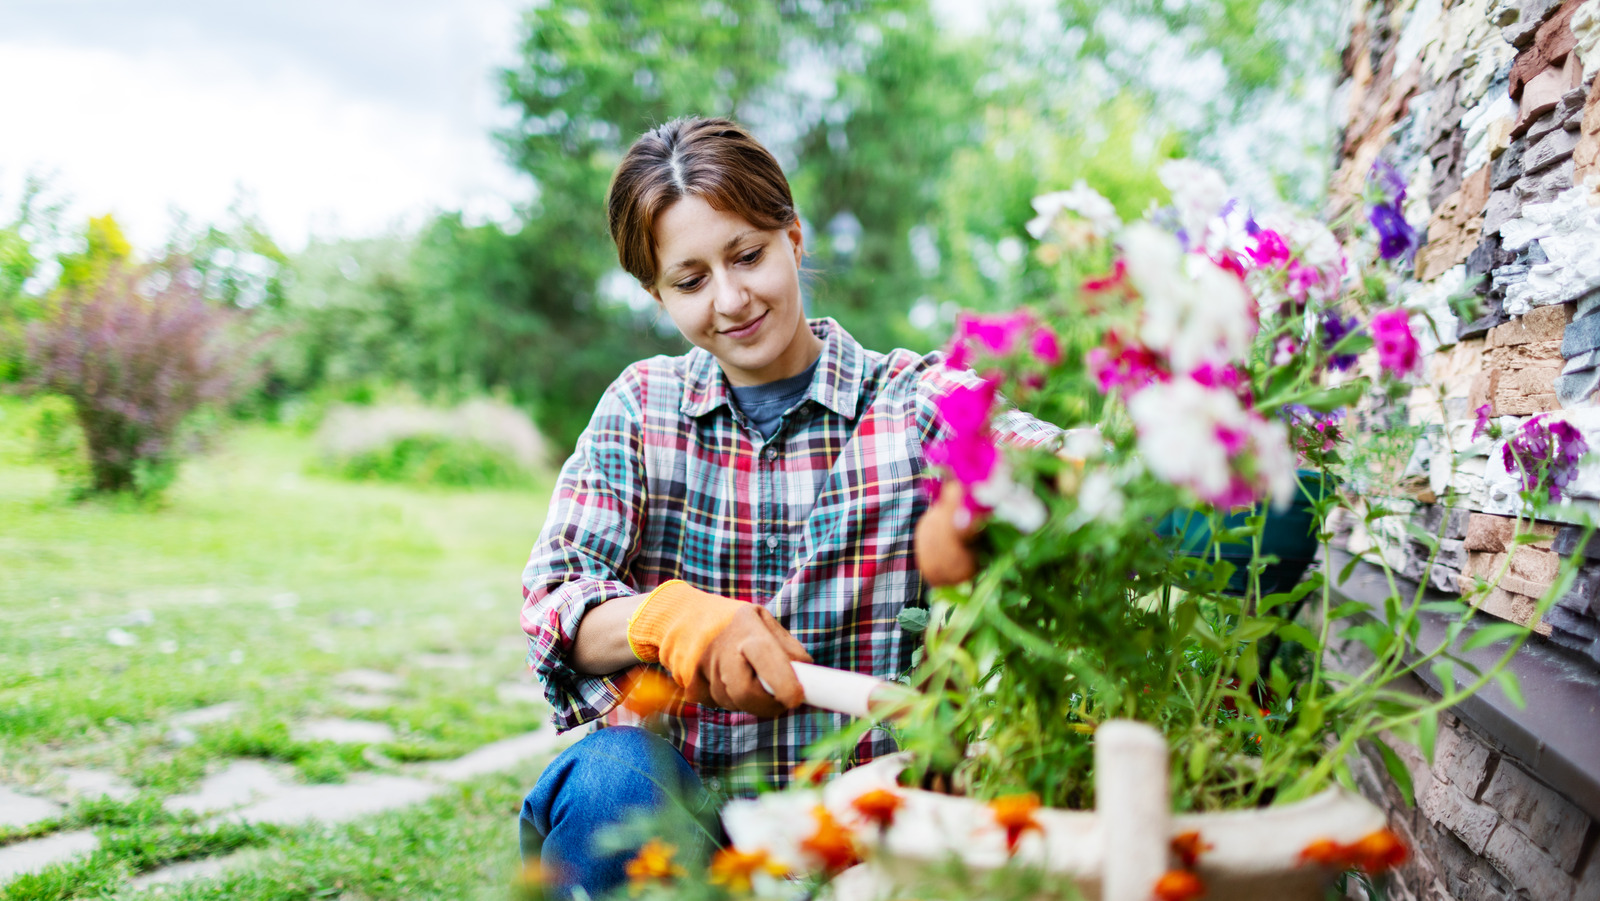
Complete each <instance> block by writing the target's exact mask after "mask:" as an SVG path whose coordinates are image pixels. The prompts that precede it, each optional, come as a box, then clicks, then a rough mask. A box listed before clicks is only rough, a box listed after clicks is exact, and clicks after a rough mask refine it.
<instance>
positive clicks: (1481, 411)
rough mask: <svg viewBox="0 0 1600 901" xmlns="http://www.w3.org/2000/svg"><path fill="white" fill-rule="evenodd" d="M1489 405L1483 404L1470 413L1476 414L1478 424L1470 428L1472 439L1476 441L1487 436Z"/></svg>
mask: <svg viewBox="0 0 1600 901" xmlns="http://www.w3.org/2000/svg"><path fill="white" fill-rule="evenodd" d="M1489 407H1490V405H1489V404H1484V405H1483V406H1481V407H1479V408H1478V409H1476V410H1473V411H1472V412H1474V413H1476V414H1478V422H1477V423H1476V424H1475V425H1473V427H1472V439H1473V440H1474V441H1476V440H1477V439H1479V438H1482V437H1483V436H1484V435H1487V434H1489V412H1490V411H1489Z"/></svg>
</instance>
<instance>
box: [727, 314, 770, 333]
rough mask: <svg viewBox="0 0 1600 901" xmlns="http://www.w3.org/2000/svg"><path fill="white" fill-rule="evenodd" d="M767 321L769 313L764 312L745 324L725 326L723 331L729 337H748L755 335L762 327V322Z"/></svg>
mask: <svg viewBox="0 0 1600 901" xmlns="http://www.w3.org/2000/svg"><path fill="white" fill-rule="evenodd" d="M766 321H767V314H766V313H762V314H761V315H760V316H757V317H756V318H754V319H752V320H750V321H749V322H746V323H745V324H743V325H738V326H734V327H733V328H725V329H723V330H722V333H723V334H724V335H727V336H728V337H729V338H748V337H750V336H751V335H754V334H755V333H756V330H757V329H759V328H761V323H763V322H766Z"/></svg>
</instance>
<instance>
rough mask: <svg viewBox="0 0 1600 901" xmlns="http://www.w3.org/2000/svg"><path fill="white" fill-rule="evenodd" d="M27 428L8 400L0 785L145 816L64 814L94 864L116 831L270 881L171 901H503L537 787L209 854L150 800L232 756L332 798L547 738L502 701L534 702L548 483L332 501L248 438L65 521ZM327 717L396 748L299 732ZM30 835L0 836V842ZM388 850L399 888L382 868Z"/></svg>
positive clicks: (332, 488) (538, 714)
mask: <svg viewBox="0 0 1600 901" xmlns="http://www.w3.org/2000/svg"><path fill="white" fill-rule="evenodd" d="M26 417H27V407H26V405H25V404H24V403H23V402H21V401H17V400H14V399H0V573H4V578H3V579H0V783H5V784H9V785H11V786H13V787H23V788H27V787H29V786H45V787H48V786H49V785H50V784H51V783H50V780H51V779H52V774H53V773H56V772H58V771H59V770H60V769H61V768H62V767H76V768H92V769H97V770H101V771H105V772H110V773H114V774H116V775H117V776H118V777H120V778H121V779H123V780H125V781H126V782H128V783H131V784H132V785H134V786H135V787H137V788H138V789H140V790H141V792H142V794H141V795H140V796H139V798H138V799H135V800H134V801H129V802H124V803H123V804H120V805H117V804H109V805H108V804H102V805H101V806H100V807H99V808H95V807H94V806H93V805H80V806H79V807H78V808H74V809H73V810H71V811H69V814H68V819H72V818H76V821H77V822H78V823H79V824H81V825H90V826H93V827H94V828H97V829H100V830H102V847H103V849H105V848H108V847H110V846H111V845H112V844H115V843H114V842H110V841H109V839H108V836H110V835H111V834H112V833H116V834H117V835H121V836H123V838H124V839H126V841H125V842H124V844H128V845H129V846H130V847H134V846H137V845H138V844H139V842H140V841H141V840H143V839H141V838H140V836H144V838H147V839H148V840H149V842H154V843H155V845H158V846H160V847H163V848H167V849H168V850H171V849H172V848H180V850H181V848H182V847H183V842H184V841H190V842H191V843H192V842H199V843H200V844H201V845H204V844H205V843H206V842H211V843H212V845H215V847H210V846H208V847H205V848H199V849H198V850H196V849H190V850H189V851H187V852H183V853H177V854H169V853H166V852H161V853H157V854H156V855H155V856H156V857H162V856H163V855H164V856H165V859H176V858H182V857H191V856H195V855H196V854H205V853H212V852H213V851H215V850H219V849H224V850H225V849H226V848H228V847H235V846H241V845H259V846H262V847H263V848H264V849H266V850H264V851H263V857H262V859H263V860H266V861H272V863H271V864H270V865H264V866H263V868H262V869H260V870H258V871H255V872H254V875H251V874H245V875H241V876H239V877H238V878H236V879H232V880H231V881H229V882H228V883H227V884H228V886H231V887H230V888H228V889H227V891H222V890H221V889H219V888H217V885H219V884H220V883H218V884H212V885H211V887H210V888H207V889H204V890H202V889H201V888H195V889H194V890H193V891H194V892H199V894H192V895H190V894H186V895H183V897H191V896H192V897H231V898H280V897H284V898H286V897H298V898H304V897H318V896H321V895H318V894H316V892H318V891H321V890H322V889H316V890H308V889H307V886H309V885H311V884H312V883H313V882H318V880H322V881H324V882H325V883H326V884H325V885H322V883H321V882H318V884H319V885H322V888H328V887H330V886H331V887H335V888H336V889H337V890H336V891H335V892H333V893H332V894H331V895H329V896H333V895H337V894H340V893H344V894H346V895H347V896H349V897H362V898H365V897H372V898H379V897H472V896H474V895H475V893H479V894H481V892H479V889H482V890H483V891H488V892H489V894H490V896H495V897H504V896H505V893H506V891H507V889H506V886H507V885H508V884H509V875H508V874H507V872H505V870H506V869H507V868H510V867H512V866H513V864H514V858H515V843H514V836H515V828H514V819H513V816H512V814H513V811H514V810H515V807H516V803H515V802H516V800H517V799H519V798H520V793H521V790H525V788H526V786H525V785H524V784H523V783H525V782H527V780H528V779H529V778H531V774H530V773H522V774H520V775H519V776H518V777H517V778H514V779H506V778H501V779H489V780H484V781H480V782H476V783H471V784H470V785H468V786H464V787H462V788H461V789H459V790H452V791H450V792H447V793H446V794H445V795H443V796H441V797H439V798H436V799H434V800H433V801H430V802H428V803H427V804H424V805H420V806H419V807H417V808H415V809H412V810H407V811H403V812H400V813H396V814H392V815H386V816H385V817H381V818H378V819H377V820H374V821H372V822H370V823H367V822H365V821H363V823H361V824H357V825H352V826H344V827H338V828H335V829H331V830H322V829H320V827H319V829H317V830H314V831H304V830H300V831H296V830H281V829H280V830H261V829H256V830H247V832H248V833H249V834H228V835H214V836H212V835H209V833H207V832H206V830H203V829H199V827H197V826H195V824H193V823H188V824H186V823H184V822H182V821H181V820H178V819H174V818H173V817H172V816H170V815H165V814H164V813H162V812H160V810H159V804H157V803H156V801H158V800H159V799H160V798H161V797H164V796H167V795H171V794H174V793H179V792H183V791H186V790H189V789H192V788H193V787H194V786H195V784H196V783H197V782H198V780H199V779H200V778H201V777H202V776H204V775H206V774H207V773H208V772H211V771H215V770H216V769H217V768H218V767H219V766H220V765H221V764H222V763H225V762H226V761H227V760H229V759H231V758H236V757H259V758H266V759H271V760H277V761H281V762H283V763H285V764H290V765H292V766H293V767H294V768H295V770H296V771H297V773H298V778H300V779H302V780H305V781H327V782H336V781H340V780H342V779H343V778H345V777H346V776H347V775H348V774H349V773H351V772H352V771H356V770H385V769H392V768H394V767H395V766H396V765H398V764H399V763H402V762H405V761H413V760H424V759H433V758H444V757H454V756H457V755H460V754H462V753H464V752H466V751H469V750H471V749H473V748H475V747H478V746H480V745H482V744H484V743H487V742H490V741H494V740H496V739H500V738H504V737H507V736H510V735H514V734H519V733H522V732H527V731H529V730H532V729H534V728H537V727H538V726H539V725H540V724H541V723H543V722H544V720H545V718H546V716H547V711H546V710H545V709H544V708H543V707H542V706H541V705H539V704H536V703H529V702H527V701H525V700H518V699H517V698H515V697H511V696H508V695H505V694H504V693H502V691H501V690H500V689H501V687H502V686H504V685H505V684H506V683H511V682H517V681H525V680H526V675H525V673H524V666H523V663H522V657H523V653H524V650H525V642H524V640H523V639H522V637H521V633H520V631H519V630H518V628H517V619H516V618H517V611H518V607H519V603H520V598H519V594H518V575H519V573H520V570H521V566H522V562H523V560H524V559H525V558H526V555H527V551H528V548H529V547H530V546H531V545H532V542H533V539H534V537H535V534H536V533H537V531H538V528H539V524H540V522H541V521H542V519H543V516H544V512H545V505H546V499H547V496H548V490H549V481H548V478H544V479H541V480H540V482H539V483H538V484H536V485H535V486H533V487H531V488H529V489H527V490H474V491H449V490H441V489H419V488H413V487H407V486H400V485H388V484H377V483H353V482H346V481H340V480H337V479H331V478H326V477H320V476H316V475H312V474H308V470H307V465H306V464H307V461H308V458H309V455H310V453H311V447H310V441H309V439H307V438H306V437H304V436H302V435H299V434H297V433H295V432H294V431H293V430H292V429H289V428H286V427H278V426H264V425H247V426H240V427H235V428H234V429H232V430H231V431H229V432H227V433H226V434H225V435H224V436H223V437H222V438H221V439H220V440H219V441H218V442H216V444H215V446H214V447H213V448H212V449H211V450H210V451H209V452H207V453H206V454H204V455H202V456H199V457H196V458H194V459H191V460H189V461H187V462H186V463H185V464H184V466H183V469H182V471H181V474H180V477H179V479H178V481H177V483H176V484H175V485H173V487H172V488H171V489H170V490H169V491H168V493H167V494H166V496H165V498H164V499H163V500H162V501H160V502H159V503H156V504H140V503H134V502H126V501H106V500H90V501H85V502H75V501H72V500H69V499H68V497H67V493H66V491H65V490H64V488H63V487H62V485H61V484H60V481H59V479H58V478H57V476H56V475H55V473H54V471H53V470H52V469H51V468H50V467H48V466H45V465H42V464H40V463H38V462H35V461H33V460H32V459H31V458H30V456H29V454H28V453H27V449H26V447H25V446H24V440H23V438H22V437H21V436H20V435H19V434H18V432H17V429H18V423H19V422H21V421H24V420H25V419H26ZM353 670H372V671H380V672H381V673H386V674H389V675H390V676H391V677H392V679H391V681H392V683H393V684H391V685H389V686H386V688H385V690H383V691H381V692H377V693H376V694H371V695H367V696H361V695H359V694H357V693H354V692H351V691H349V690H347V689H345V688H341V684H340V681H339V679H338V677H339V676H340V674H348V673H349V672H350V671H353ZM224 702H229V703H232V704H235V705H237V712H236V713H235V714H234V715H233V716H231V717H228V718H225V719H223V720H220V721H218V722H213V723H209V724H205V725H196V726H194V727H193V728H192V729H182V730H176V731H175V730H174V729H173V728H172V726H171V724H170V722H169V720H170V718H171V717H172V716H174V715H177V714H182V713H184V712H185V711H191V710H194V709H197V708H202V707H206V706H208V705H215V704H221V703H224ZM324 717H344V718H359V719H364V720H371V721H375V722H379V723H385V724H387V725H389V726H390V727H392V728H393V730H394V732H395V738H394V739H393V740H392V741H386V742H382V743H380V744H376V745H368V746H363V745H361V744H351V743H335V742H332V741H313V740H305V739H297V738H296V737H294V736H293V735H292V734H291V731H292V727H293V726H294V725H295V724H296V723H301V722H304V721H306V720H309V719H316V718H324ZM535 771H536V770H535ZM519 787H520V790H517V789H519ZM141 804H143V805H144V807H140V805H141ZM141 811H144V812H143V813H141ZM119 830H120V831H119ZM141 830H143V831H142V832H141ZM361 830H370V831H369V832H362V831H361ZM162 836H165V838H163V837H162ZM174 836H176V838H174ZM196 836H199V837H198V838H197V837H196ZM207 836H209V837H207ZM20 837H21V835H20V834H19V833H16V832H13V833H6V832H5V831H4V830H3V829H0V843H4V842H8V841H15V840H17V839H18V838H20ZM163 841H165V842H167V844H166V845H162V844H161V842H163ZM174 842H176V843H177V844H173V843H174ZM391 843H392V844H393V847H392V848H391V847H390V844H391ZM125 850H126V849H125ZM391 851H392V852H393V853H394V854H397V855H402V856H403V857H404V858H405V860H406V863H405V864H404V866H400V868H399V869H395V867H396V866H399V865H398V864H387V863H383V861H384V860H385V858H386V857H387V856H388V854H389V853H390V852H391ZM108 853H110V852H108V851H107V850H102V852H100V853H99V854H97V855H96V856H95V859H97V860H98V859H99V858H104V857H106V856H107V855H108ZM145 856H146V857H149V855H148V854H147V855H145ZM111 857H112V858H114V860H111V862H110V863H107V862H106V861H100V864H94V863H93V861H91V865H89V866H88V869H89V870H94V869H95V867H96V866H98V867H99V869H98V870H96V871H95V872H97V873H98V874H99V875H98V876H97V875H95V874H94V873H90V872H87V871H85V872H82V873H79V877H81V878H80V879H79V883H78V884H77V885H64V886H60V887H58V889H57V890H52V891H50V892H46V893H43V894H17V891H18V890H19V889H21V888H22V886H21V884H20V883H15V884H13V885H12V886H11V887H10V888H9V889H4V890H0V897H54V898H70V897H99V896H101V895H102V894H104V893H105V892H106V891H107V890H108V889H114V888H115V886H116V885H117V884H119V882H120V880H121V879H122V878H123V877H125V876H126V875H127V873H128V872H130V871H132V870H137V869H148V868H149V866H148V865H141V864H139V863H138V861H139V860H140V859H143V858H140V854H139V853H136V852H135V851H127V853H119V854H112V855H111ZM108 859H109V858H108ZM296 861H301V862H302V863H303V864H304V865H303V866H302V865H301V863H296ZM464 861H470V864H468V863H463V862H464ZM108 867H109V869H108ZM69 869H70V868H69ZM79 869H80V870H82V869H84V868H83V867H80V868H79ZM344 869H349V873H348V874H347V875H346V876H341V875H340V873H342V872H344ZM108 872H111V873H112V877H106V874H107V873H108ZM386 874H387V875H386ZM396 876H397V878H400V880H401V881H398V882H397V881H395V878H391V877H396ZM102 877H106V878H111V881H110V882H109V883H108V882H107V881H106V878H102ZM341 880H342V887H340V886H335V883H341ZM406 880H420V881H421V882H424V883H427V884H429V885H435V886H438V887H439V888H438V891H437V893H435V892H434V891H432V890H429V891H421V892H419V891H417V890H416V886H415V885H413V886H412V888H411V889H409V890H407V889H404V888H403V886H404V885H407V884H410V883H407V882H406ZM69 881H70V880H69ZM419 884H420V883H419ZM445 886H449V888H445ZM471 886H477V887H478V888H476V889H474V888H471ZM207 892H211V893H210V894H207ZM168 897H171V894H170V893H169V895H168Z"/></svg>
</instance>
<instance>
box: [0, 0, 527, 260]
mask: <svg viewBox="0 0 1600 901" xmlns="http://www.w3.org/2000/svg"><path fill="white" fill-rule="evenodd" d="M92 5H94V6H97V7H99V6H100V4H92ZM84 6H85V4H83V3H81V2H80V3H72V2H66V3H59V4H51V5H45V6H40V5H34V6H31V7H29V8H28V9H25V10H24V13H25V14H24V15H22V16H21V17H20V22H19V23H13V24H18V27H16V28H10V27H8V29H7V34H6V36H5V37H4V38H0V84H6V85H10V86H12V87H11V89H10V90H7V91H5V92H0V123H3V126H0V210H3V209H6V208H7V207H9V206H10V204H11V203H12V202H14V200H15V198H16V194H17V189H18V185H19V184H20V181H21V179H22V178H23V176H24V175H25V174H27V173H29V172H35V173H39V174H44V175H48V176H51V183H52V185H53V186H54V188H55V189H56V190H57V191H58V192H60V193H63V194H66V195H68V196H69V197H70V198H71V199H72V201H73V203H72V206H71V208H70V216H71V217H72V219H73V220H78V221H81V219H82V217H85V216H88V215H98V214H100V213H103V212H107V211H111V212H115V213H116V214H117V216H118V218H119V220H120V221H121V222H122V223H123V225H124V227H125V228H126V229H127V231H128V232H129V235H130V238H132V240H133V241H134V243H135V245H136V246H138V247H141V248H152V247H154V246H156V245H158V244H159V243H160V241H161V240H162V238H163V237H164V236H165V234H166V232H167V229H168V227H169V223H170V221H171V216H170V210H171V209H173V208H176V209H180V210H182V211H184V212H185V213H187V214H189V215H190V216H191V217H192V218H194V219H198V220H199V221H210V220H215V219H219V218H220V217H221V216H222V215H223V214H224V212H225V211H226V209H227V207H228V206H229V204H230V203H231V202H232V201H233V200H234V199H235V198H236V197H238V196H239V195H240V193H241V192H243V193H245V194H247V195H248V196H249V197H250V198H251V199H252V202H251V205H252V206H254V208H255V209H256V210H258V211H259V213H260V214H261V216H262V218H263V219H264V220H265V221H266V223H267V226H268V228H269V230H270V231H271V233H272V234H273V235H274V236H275V237H276V238H277V239H278V240H279V241H280V243H282V244H284V245H285V246H287V247H290V248H294V247H298V246H300V245H302V244H303V243H304V241H305V239H306V237H307V235H308V234H309V233H313V232H315V233H317V234H340V235H349V234H370V233H373V232H378V231H382V230H384V229H385V228H387V227H390V226H392V225H394V224H396V223H399V222H414V221H416V220H418V219H419V218H420V217H421V216H422V215H425V214H426V213H427V212H428V211H429V210H431V209H437V208H444V209H465V210H466V211H467V212H468V215H469V216H470V217H473V218H477V219H484V218H496V219H501V218H505V217H507V216H509V215H510V212H511V209H512V205H513V204H515V203H518V202H522V201H523V200H525V199H526V198H527V196H528V195H529V193H530V190H531V189H530V186H529V183H528V181H527V179H526V178H525V177H522V176H520V175H518V174H516V173H515V172H513V171H512V170H511V169H510V168H509V167H508V166H507V165H506V164H505V163H504V162H503V159H502V157H501V155H500V151H499V149H498V147H496V146H495V144H494V142H493V141H492V139H491V137H490V131H491V130H492V129H493V128H494V127H496V126H498V125H502V124H506V123H507V122H508V121H509V119H510V111H508V110H506V109H504V108H502V107H501V106H500V104H499V98H498V96H497V89H496V87H495V86H494V83H493V81H492V73H493V69H494V68H495V67H496V66H497V65H504V64H507V63H509V62H511V60H512V59H513V56H512V53H513V48H514V39H515V34H516V30H515V27H514V25H515V9H516V4H514V3H513V2H511V0H474V2H463V3H459V4H446V3H442V2H428V3H420V2H409V3H395V4H393V5H392V6H391V5H387V4H385V5H373V4H370V3H366V2H362V3H355V4H349V3H345V4H340V3H324V4H322V6H320V7H319V6H318V5H316V4H313V3H309V2H303V0H293V2H288V3H285V4H282V5H280V6H277V7H272V6H270V5H269V6H267V7H265V8H266V9H268V10H269V12H261V10H262V9H263V7H261V6H256V5H252V7H253V8H254V9H255V11H256V12H255V13H254V15H255V16H256V20H252V19H251V18H250V15H251V12H250V10H251V8H252V7H243V8H239V7H236V8H235V9H233V10H231V11H230V10H227V9H226V7H229V6H232V5H231V4H211V5H207V6H199V5H196V4H184V3H174V2H167V3H155V4H153V6H154V7H155V8H154V9H153V10H152V9H146V10H143V11H142V13H141V16H142V17H136V16H132V15H129V14H128V13H127V12H126V7H124V5H123V4H120V3H119V4H105V5H104V6H103V7H101V12H104V13H105V15H99V16H91V17H89V18H88V19H84V18H81V17H80V16H79V15H74V13H75V12H76V13H78V14H81V13H83V12H84V11H85V10H84V9H83V8H82V7H84ZM218 7H223V8H224V9H221V10H218ZM353 12H355V13H363V15H355V14H352V13H353ZM82 23H92V24H82ZM69 224H70V220H69Z"/></svg>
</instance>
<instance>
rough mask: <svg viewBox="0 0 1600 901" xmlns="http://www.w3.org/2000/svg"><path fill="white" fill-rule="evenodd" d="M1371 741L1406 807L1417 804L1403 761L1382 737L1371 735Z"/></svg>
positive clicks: (1408, 773) (1409, 775) (1409, 773)
mask: <svg viewBox="0 0 1600 901" xmlns="http://www.w3.org/2000/svg"><path fill="white" fill-rule="evenodd" d="M1372 743H1373V744H1375V745H1377V746H1378V755H1379V756H1380V757H1382V758H1383V768H1384V769H1386V770H1388V771H1389V778H1390V779H1393V780H1394V784H1395V787H1396V788H1398V789H1400V796H1401V797H1403V798H1405V800H1406V806H1407V807H1415V806H1416V804H1417V800H1416V792H1415V791H1414V790H1413V789H1412V785H1411V771H1410V770H1408V769H1406V765H1405V761H1403V760H1401V759H1400V755H1399V754H1396V753H1395V752H1394V749H1393V748H1391V747H1389V745H1388V744H1386V743H1385V742H1384V740H1383V739H1381V738H1378V737H1376V736H1374V737H1373V739H1372Z"/></svg>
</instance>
